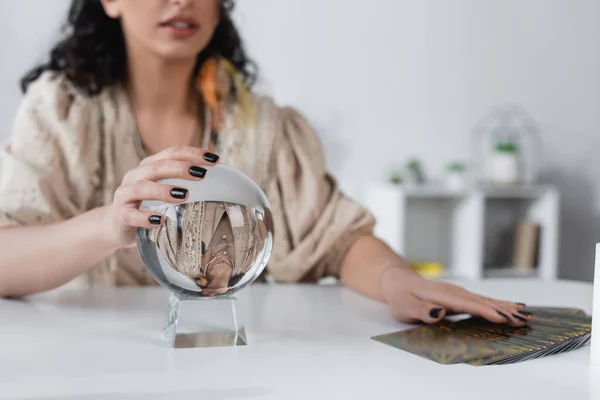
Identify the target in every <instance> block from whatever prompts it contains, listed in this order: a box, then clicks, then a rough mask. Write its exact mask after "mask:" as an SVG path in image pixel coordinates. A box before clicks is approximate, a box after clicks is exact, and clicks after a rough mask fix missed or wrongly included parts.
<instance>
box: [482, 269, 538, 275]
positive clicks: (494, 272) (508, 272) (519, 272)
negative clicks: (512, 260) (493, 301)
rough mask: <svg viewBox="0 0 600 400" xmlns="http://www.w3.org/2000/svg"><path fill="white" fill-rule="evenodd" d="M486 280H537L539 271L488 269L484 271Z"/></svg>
mask: <svg viewBox="0 0 600 400" xmlns="http://www.w3.org/2000/svg"><path fill="white" fill-rule="evenodd" d="M483 271H484V276H485V277H486V278H537V277H539V271H538V270H537V269H534V268H517V267H503V268H486V269H484V270H483Z"/></svg>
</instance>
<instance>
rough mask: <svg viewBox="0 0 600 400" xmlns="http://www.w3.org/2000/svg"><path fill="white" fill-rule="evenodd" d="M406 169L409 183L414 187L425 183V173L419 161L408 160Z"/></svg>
mask: <svg viewBox="0 0 600 400" xmlns="http://www.w3.org/2000/svg"><path fill="white" fill-rule="evenodd" d="M406 169H407V172H406V173H407V175H408V177H409V182H410V183H412V184H416V185H423V184H425V183H426V178H425V172H424V170H423V165H422V164H421V161H419V160H418V159H416V158H413V159H411V160H409V162H408V164H407V166H406Z"/></svg>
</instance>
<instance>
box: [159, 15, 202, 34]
mask: <svg viewBox="0 0 600 400" xmlns="http://www.w3.org/2000/svg"><path fill="white" fill-rule="evenodd" d="M160 27H161V28H163V29H165V30H167V31H168V32H169V34H170V35H171V36H173V37H175V38H188V37H190V36H193V35H195V34H196V32H198V29H199V28H200V27H199V26H198V23H197V22H196V21H195V20H194V19H193V18H186V17H175V18H171V19H169V20H168V21H165V22H163V23H161V24H160Z"/></svg>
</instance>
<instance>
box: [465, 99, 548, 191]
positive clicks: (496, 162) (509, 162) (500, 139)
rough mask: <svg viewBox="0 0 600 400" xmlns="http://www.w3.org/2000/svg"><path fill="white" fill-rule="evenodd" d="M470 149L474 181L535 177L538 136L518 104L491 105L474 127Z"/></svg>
mask: <svg viewBox="0 0 600 400" xmlns="http://www.w3.org/2000/svg"><path fill="white" fill-rule="evenodd" d="M473 151H474V154H473V159H474V160H473V162H474V165H475V166H476V169H475V173H476V175H475V177H474V178H475V180H476V181H477V182H478V183H483V184H492V185H526V184H532V183H535V182H536V181H537V179H538V175H539V165H540V157H541V140H540V137H539V134H538V129H537V126H536V124H535V123H534V122H533V120H532V118H531V117H530V116H529V115H528V114H527V112H526V111H525V110H523V109H522V108H521V107H518V106H498V107H494V108H492V109H491V110H490V111H489V112H488V113H487V114H486V115H485V116H484V117H483V118H482V119H481V120H480V121H479V123H478V124H477V125H476V127H475V129H474V142H473Z"/></svg>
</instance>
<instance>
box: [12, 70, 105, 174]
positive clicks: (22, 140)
mask: <svg viewBox="0 0 600 400" xmlns="http://www.w3.org/2000/svg"><path fill="white" fill-rule="evenodd" d="M97 102H98V100H96V99H95V98H92V97H90V96H87V95H85V94H84V93H82V92H81V91H79V90H77V89H76V88H75V87H74V86H73V85H72V84H71V82H70V81H69V80H68V78H67V77H66V76H65V75H64V74H62V73H56V72H49V71H46V72H44V73H42V74H41V75H40V76H39V77H38V78H37V79H35V80H34V81H32V82H31V83H30V85H29V86H28V88H27V90H26V92H25V93H24V95H23V97H22V99H21V102H20V104H19V106H18V108H17V111H16V114H15V117H14V119H13V125H12V132H11V135H10V136H9V137H8V139H7V141H6V143H4V146H3V149H4V151H9V152H14V153H19V154H25V153H27V152H37V153H39V157H44V158H47V159H48V160H53V159H56V158H57V157H63V155H64V157H66V159H68V160H69V161H73V162H80V161H81V160H82V159H87V158H89V159H90V160H89V162H92V161H93V160H92V154H89V150H90V149H95V148H97V147H98V145H99V143H100V140H101V138H99V137H98V136H99V133H100V131H99V128H98V127H99V126H100V124H98V123H97V122H98V118H99V115H100V113H99V109H98V105H97V104H98V103H97ZM86 162H87V161H86Z"/></svg>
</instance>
